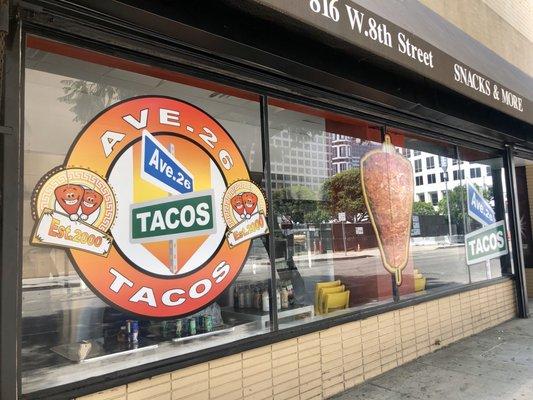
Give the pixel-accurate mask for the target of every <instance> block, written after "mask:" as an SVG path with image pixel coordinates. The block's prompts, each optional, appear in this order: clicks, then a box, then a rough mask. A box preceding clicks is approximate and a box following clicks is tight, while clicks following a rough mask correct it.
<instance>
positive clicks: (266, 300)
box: [261, 287, 270, 312]
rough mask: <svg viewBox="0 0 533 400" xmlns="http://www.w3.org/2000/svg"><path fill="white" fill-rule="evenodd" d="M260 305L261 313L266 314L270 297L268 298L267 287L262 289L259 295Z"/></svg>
mask: <svg viewBox="0 0 533 400" xmlns="http://www.w3.org/2000/svg"><path fill="white" fill-rule="evenodd" d="M261 303H262V305H263V312H268V311H269V310H270V297H269V296H268V287H265V289H263V293H262V294H261Z"/></svg>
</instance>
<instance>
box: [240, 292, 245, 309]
mask: <svg viewBox="0 0 533 400" xmlns="http://www.w3.org/2000/svg"><path fill="white" fill-rule="evenodd" d="M245 307H246V302H245V300H244V289H243V288H242V287H241V288H239V308H245Z"/></svg>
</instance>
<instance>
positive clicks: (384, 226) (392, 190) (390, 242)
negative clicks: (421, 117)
mask: <svg viewBox="0 0 533 400" xmlns="http://www.w3.org/2000/svg"><path fill="white" fill-rule="evenodd" d="M361 185H362V189H363V197H364V200H365V205H366V208H367V210H368V215H369V216H370V221H371V222H372V227H373V228H374V232H375V233H376V237H377V239H378V245H379V250H380V253H381V261H382V262H383V266H384V267H385V269H386V270H387V271H389V272H390V273H391V274H393V275H394V276H395V279H396V284H398V285H401V284H402V270H403V269H404V268H405V267H406V266H407V261H408V260H409V242H410V239H411V222H412V220H411V218H412V213H413V196H414V194H413V192H414V177H413V168H412V166H411V162H410V161H409V160H408V159H407V158H405V157H403V156H401V155H400V154H398V153H397V152H396V149H395V147H394V146H393V145H392V144H391V141H390V137H389V135H385V142H384V143H383V146H382V148H381V149H377V150H371V151H369V152H368V153H366V154H365V155H364V156H363V157H362V158H361Z"/></svg>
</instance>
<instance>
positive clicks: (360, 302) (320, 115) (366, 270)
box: [269, 100, 403, 329]
mask: <svg viewBox="0 0 533 400" xmlns="http://www.w3.org/2000/svg"><path fill="white" fill-rule="evenodd" d="M301 110H302V108H301V107H297V106H294V105H291V104H288V103H280V102H278V101H275V100H272V101H271V104H270V106H269V134H270V153H271V168H272V177H273V180H272V183H273V185H275V187H276V189H275V190H273V192H272V197H273V199H272V202H273V204H272V210H273V214H274V220H275V221H274V224H275V225H274V234H275V257H276V271H277V278H278V288H277V291H278V293H279V294H278V296H279V299H280V301H279V306H278V319H279V323H280V328H281V329H283V328H286V327H289V326H292V325H294V324H298V323H302V322H309V321H313V320H316V319H318V318H324V317H328V316H332V315H339V314H342V313H346V312H350V311H353V310H354V309H360V308H363V307H370V306H372V305H377V304H383V303H386V302H389V301H392V285H391V276H390V274H389V273H388V272H387V271H386V270H385V269H383V268H382V266H381V261H380V259H379V257H377V256H376V255H377V253H378V252H379V251H378V250H377V241H376V237H375V235H374V234H373V230H372V226H371V223H370V221H369V217H368V212H367V209H366V206H365V203H364V199H363V192H362V187H361V177H360V162H361V159H362V157H363V156H364V155H365V153H367V152H369V151H371V150H376V149H379V148H380V147H381V144H380V143H381V132H380V128H379V127H378V126H376V125H374V124H368V123H366V122H365V121H361V120H357V119H354V118H347V117H345V116H341V115H336V114H332V113H324V112H320V111H317V110H312V109H307V110H305V112H302V111H301ZM285 142H286V143H285ZM346 148H349V149H350V150H349V152H348V151H346V152H343V153H342V154H350V156H349V157H343V158H340V157H339V149H346ZM298 149H303V154H302V156H298V154H297V151H298ZM305 160H311V162H313V163H316V164H317V165H319V166H320V167H318V168H306V169H305V172H304V174H302V175H303V176H302V177H306V176H312V177H313V180H312V181H311V182H307V181H302V180H300V175H299V174H298V173H294V174H291V175H284V176H282V177H281V179H278V177H279V175H278V173H279V172H280V171H283V169H284V168H285V166H292V165H299V164H303V163H304V161H305ZM322 286H324V288H326V287H327V286H331V288H327V289H325V290H323V291H322V292H324V293H325V292H331V294H332V296H329V297H328V299H330V300H329V303H328V302H327V301H326V300H325V296H320V298H319V293H318V291H319V290H320V288H321V287H322ZM317 288H318V289H317ZM402 290H403V289H402ZM322 297H324V298H322ZM339 308H340V309H341V310H339ZM334 310H335V311H334Z"/></svg>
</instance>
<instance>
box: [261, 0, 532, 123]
mask: <svg viewBox="0 0 533 400" xmlns="http://www.w3.org/2000/svg"><path fill="white" fill-rule="evenodd" d="M256 1H257V2H258V3H261V4H264V5H266V6H268V7H270V8H273V9H275V10H277V11H279V12H281V13H283V14H285V15H287V16H290V17H291V18H294V19H296V20H298V21H300V22H303V23H305V24H307V25H311V26H313V27H315V28H316V29H319V30H320V31H324V32H327V33H328V34H331V35H333V36H335V37H337V38H339V39H341V40H344V41H346V42H348V43H351V44H354V45H356V46H358V47H360V48H362V49H364V50H366V51H370V52H372V53H374V54H377V55H379V56H381V57H383V58H385V59H388V60H391V61H393V62H395V63H397V64H400V65H402V66H404V67H406V68H409V69H411V70H413V71H415V72H417V73H419V74H421V75H423V76H425V77H427V78H429V79H432V80H434V81H436V82H439V83H441V84H443V85H445V86H447V87H449V88H451V89H453V90H455V91H456V92H459V93H461V94H463V95H465V96H468V97H470V98H472V99H475V100H477V101H479V102H481V103H484V104H486V105H488V106H490V107H493V108H496V109H498V110H500V111H502V112H504V113H507V114H509V115H512V116H513V117H516V118H519V119H521V120H524V121H527V122H529V123H533V113H532V112H531V110H532V109H533V104H532V99H528V98H525V97H524V96H522V95H520V94H519V93H516V92H514V91H512V90H510V89H509V88H507V87H505V86H503V85H502V84H500V83H499V82H496V81H494V80H493V79H491V78H490V77H488V76H485V75H484V74H481V73H480V72H479V71H476V70H475V69H473V68H471V67H469V66H468V65H465V64H463V63H462V62H460V61H459V60H457V59H455V58H453V57H451V56H450V55H448V54H446V53H445V52H444V51H442V50H440V49H438V48H437V47H435V46H432V45H431V44H429V43H428V42H426V41H425V40H424V39H422V38H420V37H418V36H416V35H413V34H412V33H410V32H408V31H406V30H404V29H401V28H400V27H399V26H398V25H396V24H393V23H392V22H390V21H388V20H386V19H385V18H383V17H380V16H379V15H377V14H375V13H372V12H371V11H369V10H368V9H366V8H364V7H361V6H360V5H358V4H357V3H356V2H355V1H353V0H305V1H287V0H256Z"/></svg>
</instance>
